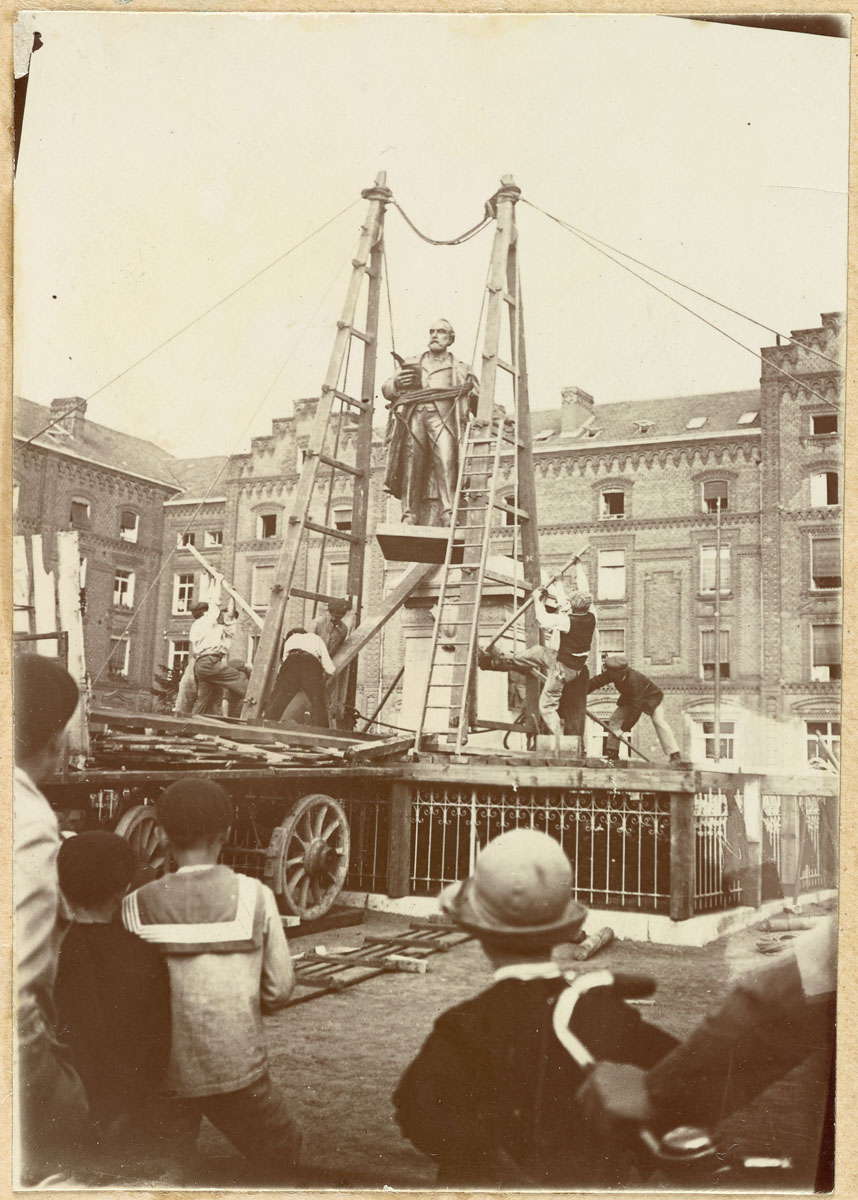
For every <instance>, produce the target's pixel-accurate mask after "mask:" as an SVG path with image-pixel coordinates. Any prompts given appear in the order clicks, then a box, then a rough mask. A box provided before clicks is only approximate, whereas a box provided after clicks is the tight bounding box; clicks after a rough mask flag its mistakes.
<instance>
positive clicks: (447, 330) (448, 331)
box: [429, 317, 456, 350]
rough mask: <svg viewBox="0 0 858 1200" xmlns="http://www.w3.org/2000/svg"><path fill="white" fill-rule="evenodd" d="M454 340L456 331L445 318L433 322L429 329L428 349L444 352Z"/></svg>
mask: <svg viewBox="0 0 858 1200" xmlns="http://www.w3.org/2000/svg"><path fill="white" fill-rule="evenodd" d="M455 340H456V331H455V329H454V328H453V326H452V325H451V324H450V322H449V321H448V320H447V318H446V317H439V318H438V320H437V321H433V322H432V325H431V327H430V329H429V349H430V350H446V349H447V348H448V346H452V345H453V342H455Z"/></svg>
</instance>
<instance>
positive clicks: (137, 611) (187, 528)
mask: <svg viewBox="0 0 858 1200" xmlns="http://www.w3.org/2000/svg"><path fill="white" fill-rule="evenodd" d="M350 257H351V256H350V255H349V256H348V257H347V258H345V259H343V261H342V262H341V263H340V265H339V267H338V268H337V270H336V273H335V274H334V277H333V278H332V279H331V282H330V283H329V284H328V286H327V288H326V289H325V292H324V294H323V295H322V297H321V299H320V300H319V303H318V304H317V305H316V307H315V308H314V309H313V311H312V313H311V314H310V316H309V317H308V318H307V320H306V321H305V322H304V325H303V327H302V329H301V331H300V333H299V334H298V336H297V338H296V339H295V341H294V342H293V343H292V347H291V349H290V350H289V353H288V354H287V355H286V357H285V359H284V360H283V362H282V363H281V365H280V367H279V369H278V371H277V374H276V375H275V376H274V378H273V380H272V381H271V383H270V384H269V385H268V387H267V388H266V390H265V394H264V395H263V397H262V399H261V400H260V401H259V404H258V405H257V406H256V408H255V409H254V410H253V412H252V413H251V415H250V418H249V419H248V420H247V422H246V423H245V425H244V427H243V428H242V430H241V432H240V433H239V435H238V437H236V438H235V440H234V442H233V445H234V446H238V445H239V443H240V442H242V441H243V440H244V437H245V434H246V433H247V431H248V429H249V428H250V426H251V425H252V424H253V422H254V421H255V420H256V417H257V415H258V414H259V412H260V410H261V408H262V406H263V405H264V404H265V402H266V400H267V399H268V397H269V396H270V395H271V393H272V391H273V390H274V388H275V386H276V384H277V382H278V381H279V379H280V376H281V375H282V374H283V372H284V371H285V370H286V367H287V366H288V365H289V362H290V361H291V359H292V356H293V354H294V353H295V351H296V350H297V349H298V347H299V346H300V344H301V342H302V341H303V339H304V335H305V334H306V332H307V330H308V329H309V328H310V326H311V325H312V323H313V321H314V320H315V317H316V314H317V313H318V311H319V309H320V308H321V307H322V305H323V304H324V303H325V300H326V299H327V298H328V295H329V294H330V292H331V291H332V289H333V286H334V284H335V283H336V282H337V280H338V279H339V277H340V274H341V273H342V270H343V267H344V266H345V265H346V263H347V262H349V260H350ZM230 457H231V454H230V455H228V456H227V457H226V459H225V460H224V462H223V464H222V465H221V467H220V468H219V470H218V471H217V472H216V474H215V475H214V477H213V479H212V481H211V483H210V484H209V486H208V488H207V489H206V492H205V494H204V496H203V498H202V500H200V502H199V504H198V505H197V507H196V508H195V509H194V511H193V513H192V514H191V517H190V520H189V521H188V523H187V525H186V526H185V528H184V530H183V531H182V533H181V534H180V537H184V535H185V534H186V533H189V532H190V530H191V528H192V526H193V525H194V522H195V521H196V519H197V517H198V516H199V515H200V511H201V510H202V507H203V505H204V504H205V503H206V501H207V500H208V498H209V496H210V495H211V494H212V491H213V490H214V487H215V485H216V484H217V483H218V481H219V480H220V478H221V476H222V475H223V473H224V471H225V470H226V468H227V466H228V464H229V460H230ZM174 554H175V549H173V550H172V551H171V552H170V554H169V555H168V556H167V557H166V558H165V560H164V562H163V563H162V564H161V566H160V568H159V570H158V571H157V573H156V574H155V577H154V578H153V580H152V582H151V583H150V584H149V586H148V588H147V589H146V591H145V592H144V593H143V596H142V597H141V599H140V600H139V601H138V602H137V605H136V607H135V610H134V612H133V613H132V614H131V616H130V617H129V619H128V622H127V624H126V625H125V628H124V629H123V630H122V632H121V633H120V634H119V635H118V636H119V638H120V640H121V639H122V638H124V637H125V635H126V634H127V633H128V632H129V630H130V629H131V626H132V625H133V624H134V622H135V620H136V619H137V617H138V616H139V614H140V613H141V612H142V611H143V605H144V604H145V603H146V601H147V600H148V599H149V596H150V595H151V594H152V592H153V591H154V590H155V588H156V587H157V585H158V583H159V582H160V579H161V576H162V575H163V574H164V572H165V571H166V569H167V567H168V566H169V565H170V563H171V562H172V561H173V555H174ZM109 665H110V655H109V654H108V656H107V660H106V662H105V663H104V664H103V665H102V667H101V669H100V670H99V672H98V674H97V675H96V676H95V677H94V678H93V680H92V686H93V687H94V686H95V684H96V683H98V681H99V679H101V677H102V675H103V674H104V672H105V671H106V670H107V668H108V667H109Z"/></svg>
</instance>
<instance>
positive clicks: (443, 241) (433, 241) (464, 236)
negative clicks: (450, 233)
mask: <svg viewBox="0 0 858 1200" xmlns="http://www.w3.org/2000/svg"><path fill="white" fill-rule="evenodd" d="M490 203H491V202H488V203H487V204H486V212H485V215H484V217H483V219H482V220H481V221H479V222H478V223H477V224H476V225H474V226H472V228H470V229H467V230H466V231H465V232H464V233H460V234H459V236H458V237H455V238H432V237H429V235H428V234H426V233H422V232H421V231H420V230H419V229H418V228H417V226H416V225H415V224H414V222H413V221H412V220H411V218H410V217H409V215H408V213H407V212H406V211H405V209H404V208H403V207H402V205H401V204H400V203H399V201H398V200H392V201H391V204H392V205H393V207H394V208H396V209H398V210H399V213H400V215H401V216H402V219H403V220H404V221H405V223H406V225H408V226H409V227H410V228H411V229H412V230H413V231H414V233H416V234H417V236H418V237H419V238H420V239H421V240H422V241H424V242H428V243H429V245H430V246H461V245H462V243H463V242H467V241H470V239H471V238H472V237H476V236H477V234H478V233H480V232H481V231H482V230H483V229H485V228H486V226H487V225H489V224H490V223H491V222H492V221H493V220H494V214H493V213H492V212H491V211H490V207H489V205H490Z"/></svg>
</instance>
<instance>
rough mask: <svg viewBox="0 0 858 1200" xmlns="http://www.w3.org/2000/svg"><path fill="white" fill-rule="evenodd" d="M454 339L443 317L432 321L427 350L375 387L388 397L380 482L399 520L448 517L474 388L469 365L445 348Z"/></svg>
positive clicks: (428, 521) (426, 521) (444, 520)
mask: <svg viewBox="0 0 858 1200" xmlns="http://www.w3.org/2000/svg"><path fill="white" fill-rule="evenodd" d="M455 338H456V334H455V331H454V329H453V326H452V325H451V324H450V322H449V321H448V320H446V319H445V318H442V319H440V320H438V321H434V322H433V324H432V328H431V329H430V330H429V349H428V350H427V351H426V352H425V353H424V354H422V355H421V356H420V358H419V359H415V360H412V361H411V362H409V363H406V365H404V366H403V367H401V368H400V370H398V371H397V372H396V374H395V375H394V376H392V378H390V379H388V380H387V382H386V383H385V384H384V385H383V387H382V389H381V390H382V394H383V395H384V397H385V399H386V400H388V401H389V402H390V419H389V421H388V427H387V438H386V450H387V468H386V472H385V479H384V484H385V487H386V488H387V490H388V491H389V492H390V493H391V494H392V495H394V496H396V497H397V498H398V499H399V500H400V501H401V502H402V522H403V524H405V525H449V524H450V521H451V520H452V516H453V497H454V495H455V491H456V479H457V473H458V469H459V445H460V443H461V439H462V434H463V432H464V428H465V422H466V420H467V416H468V413H469V412H473V411H474V410H475V405H476V397H477V395H478V392H479V384H478V383H477V379H476V377H475V376H474V375H473V374H472V372H471V369H470V367H469V366H467V364H466V363H463V362H460V361H459V359H458V358H454V357H453V355H452V354H451V353H450V349H449V348H450V346H452V344H453V342H454V341H455ZM433 393H435V394H433Z"/></svg>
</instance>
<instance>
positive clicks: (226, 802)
mask: <svg viewBox="0 0 858 1200" xmlns="http://www.w3.org/2000/svg"><path fill="white" fill-rule="evenodd" d="M155 812H156V813H157V816H158V824H159V825H160V826H161V828H162V829H163V830H164V833H165V834H166V835H167V839H168V841H169V843H170V845H171V847H172V848H173V850H175V851H179V852H181V851H185V850H203V849H214V848H217V849H218V850H219V849H220V844H221V843H222V842H224V841H225V840H226V837H227V834H228V833H229V827H230V825H231V824H232V821H233V817H234V815H235V814H234V809H233V804H232V801H231V800H230V798H229V796H228V795H227V793H226V792H225V791H224V789H223V788H222V787H221V786H220V784H217V783H212V782H211V781H210V780H208V779H195V778H193V777H191V778H188V779H180V780H178V781H177V782H176V783H171V784H170V786H169V787H168V788H167V789H166V790H165V791H163V792H162V793H161V795H160V796H159V797H158V799H157V801H156V802H155Z"/></svg>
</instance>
